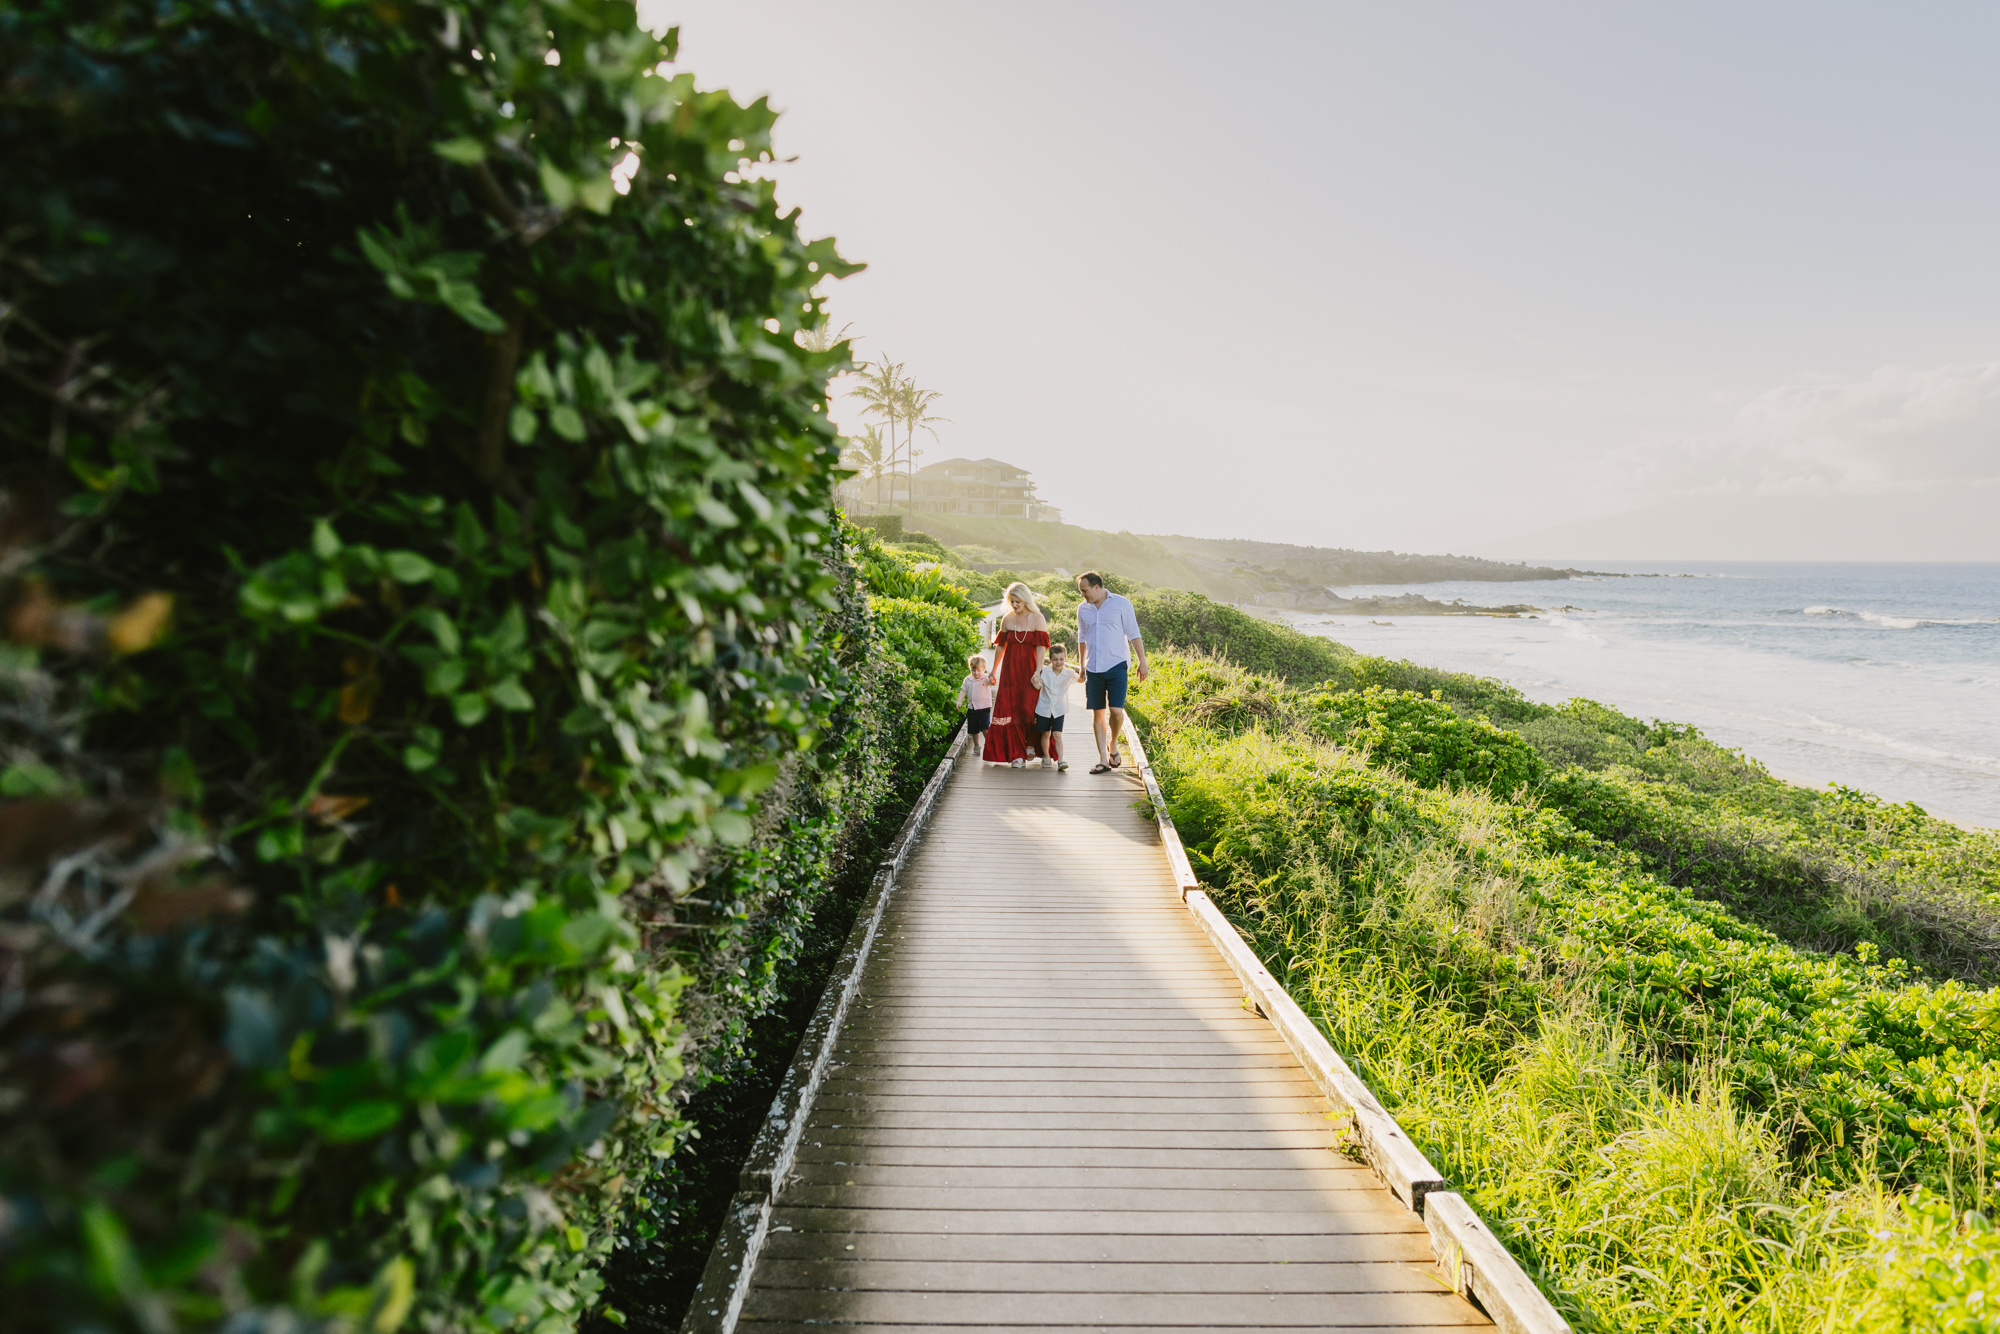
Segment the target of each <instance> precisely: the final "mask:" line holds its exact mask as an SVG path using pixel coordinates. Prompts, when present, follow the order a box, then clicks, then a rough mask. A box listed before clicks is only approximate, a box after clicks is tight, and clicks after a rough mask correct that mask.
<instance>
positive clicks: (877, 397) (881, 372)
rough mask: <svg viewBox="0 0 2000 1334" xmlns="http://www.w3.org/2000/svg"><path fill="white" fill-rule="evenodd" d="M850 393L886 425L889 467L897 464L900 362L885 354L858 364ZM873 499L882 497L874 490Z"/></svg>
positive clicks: (900, 396)
mask: <svg viewBox="0 0 2000 1334" xmlns="http://www.w3.org/2000/svg"><path fill="white" fill-rule="evenodd" d="M852 392H853V394H854V396H855V397H856V398H858V399H860V400H861V405H862V407H863V408H864V409H865V410H866V411H867V412H868V414H869V415H870V416H874V417H880V418H881V419H882V421H883V423H884V424H885V425H886V426H887V427H888V428H889V469H890V471H891V472H893V471H894V470H895V466H896V422H897V421H898V420H899V419H900V418H901V415H902V393H903V364H902V363H901V362H891V361H890V360H889V358H887V357H886V356H885V357H883V358H882V360H881V362H880V363H879V364H878V363H875V362H868V361H864V362H862V363H861V369H860V370H858V371H856V372H855V373H854V389H853V391H852ZM876 500H877V502H878V503H879V501H880V500H881V492H880V489H879V488H878V489H877V492H876Z"/></svg>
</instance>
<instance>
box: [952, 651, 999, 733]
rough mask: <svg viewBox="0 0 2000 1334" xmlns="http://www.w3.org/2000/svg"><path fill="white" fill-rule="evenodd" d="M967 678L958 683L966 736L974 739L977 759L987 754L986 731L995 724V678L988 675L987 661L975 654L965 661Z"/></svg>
mask: <svg viewBox="0 0 2000 1334" xmlns="http://www.w3.org/2000/svg"><path fill="white" fill-rule="evenodd" d="M965 665H966V668H967V674H966V678H965V679H964V680H963V681H960V682H959V683H958V698H959V701H960V702H961V703H962V704H964V705H965V734H966V735H967V736H969V737H971V738H972V754H973V757H974V758H975V759H977V758H980V757H982V756H984V755H985V754H986V729H987V727H988V726H989V725H990V724H991V723H992V722H993V678H992V677H990V676H988V675H987V674H986V659H985V658H983V657H981V656H980V655H979V654H977V653H975V654H973V655H972V656H971V657H969V658H967V659H966V660H965Z"/></svg>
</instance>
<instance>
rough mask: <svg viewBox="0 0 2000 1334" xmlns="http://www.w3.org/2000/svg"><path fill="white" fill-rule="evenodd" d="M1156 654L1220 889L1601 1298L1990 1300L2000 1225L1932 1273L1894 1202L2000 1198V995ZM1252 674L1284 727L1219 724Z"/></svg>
mask: <svg viewBox="0 0 2000 1334" xmlns="http://www.w3.org/2000/svg"><path fill="white" fill-rule="evenodd" d="M1155 668H1156V671H1155V675H1154V677H1153V679H1152V680H1150V681H1149V682H1148V683H1146V685H1145V686H1143V687H1141V688H1139V689H1138V690H1137V691H1136V692H1135V704H1136V706H1137V707H1136V708H1135V713H1136V714H1137V715H1138V716H1139V717H1141V718H1142V720H1143V723H1144V726H1145V727H1146V729H1147V731H1148V743H1149V748H1150V749H1151V751H1152V755H1153V759H1154V761H1155V764H1156V766H1157V767H1158V769H1159V771H1160V773H1161V776H1162V780H1163V783H1164V784H1165V786H1166V789H1167V793H1168V796H1169V800H1170V802H1171V803H1172V806H1173V810H1174V814H1175V818H1176V820H1177V822H1179V823H1180V825H1181V828H1182V833H1183V836H1184V837H1185V838H1186V839H1187V840H1188V841H1189V842H1190V843H1191V844H1192V849H1191V851H1192V857H1193V860H1194V861H1195V863H1196V866H1197V869H1198V870H1199V871H1200V872H1201V874H1202V878H1203V880H1204V882H1205V883H1206V884H1208V885H1209V886H1210V887H1211V890H1212V892H1214V893H1215V894H1216V895H1217V897H1218V900H1219V901H1220V902H1222V903H1223V904H1224V905H1225V907H1226V908H1227V909H1229V910H1230V911H1232V912H1233V913H1234V914H1235V915H1236V916H1237V919H1238V920H1239V922H1241V923H1242V924H1243V925H1244V927H1245V928H1246V930H1248V931H1249V932H1250V933H1251V935H1252V937H1253V939H1254V940H1255V942H1256V943H1257V945H1258V948H1259V951H1260V953H1262V954H1263V956H1264V957H1265V959H1266V961H1267V962H1269V963H1270V964H1271V966H1272V968H1273V970H1274V971H1275V972H1277V973H1278V975H1279V976H1280V978H1281V979H1283V980H1284V981H1285V983H1286V985H1287V986H1288V987H1289V988H1290V989H1291V990H1292V991H1293V993H1294V994H1295V995H1296V996H1298V998H1299V999H1300V1001H1301V1003H1302V1004H1304V1005H1305V1006H1306V1008H1307V1010H1308V1012H1309V1013H1312V1014H1315V1015H1316V1016H1317V1017H1318V1018H1319V1020H1320V1022H1321V1023H1322V1024H1323V1025H1324V1026H1325V1027H1326V1029H1327V1031H1328V1032H1329V1035H1330V1036H1331V1037H1332V1038H1333V1040H1334V1042H1335V1045H1336V1046H1337V1047H1339V1048H1340V1049H1342V1050H1343V1051H1345V1052H1347V1053H1348V1054H1349V1055H1350V1059H1352V1060H1354V1061H1355V1063H1356V1064H1357V1067H1358V1068H1359V1069H1360V1071H1361V1072H1362V1074H1363V1076H1364V1078H1367V1079H1368V1080H1369V1081H1370V1083H1371V1084H1372V1085H1373V1086H1374V1087H1375V1089H1376V1091H1377V1093H1378V1094H1380V1095H1382V1096H1383V1097H1384V1098H1385V1100H1386V1101H1388V1102H1389V1103H1390V1104H1391V1105H1392V1106H1396V1107H1397V1108H1398V1115H1399V1117H1400V1118H1401V1119H1402V1121H1403V1124H1404V1126H1405V1127H1406V1129H1408V1130H1409V1131H1410V1132H1411V1134H1412V1136H1413V1137H1414V1138H1416V1139H1417V1140H1419V1142H1421V1143H1422V1144H1423V1145H1424V1147H1425V1149H1426V1151H1427V1152H1429V1153H1430V1154H1431V1155H1432V1156H1433V1158H1434V1159H1435V1160H1436V1161H1438V1162H1439V1164H1440V1165H1441V1166H1442V1167H1443V1168H1444V1170H1445V1172H1446V1173H1447V1175H1449V1176H1450V1177H1451V1178H1452V1179H1453V1180H1454V1181H1455V1182H1456V1183H1459V1184H1460V1185H1462V1187H1463V1188H1464V1189H1465V1190H1466V1191H1467V1192H1468V1194H1470V1195H1471V1197H1472V1198H1473V1199H1474V1200H1475V1202H1476V1203H1477V1204H1478V1205H1479V1207H1480V1208H1481V1209H1482V1211H1483V1212H1485V1213H1486V1214H1487V1216H1488V1217H1489V1218H1490V1219H1493V1220H1495V1222H1496V1226H1497V1227H1498V1229H1499V1230H1500V1231H1501V1232H1502V1233H1503V1234H1505V1235H1506V1236H1507V1237H1508V1239H1509V1241H1510V1244H1513V1245H1515V1246H1516V1247H1517V1248H1518V1249H1519V1250H1520V1251H1521V1253H1523V1254H1524V1255H1526V1256H1527V1258H1528V1260H1529V1263H1530V1265H1531V1268H1536V1269H1539V1271H1540V1272H1541V1273H1542V1274H1543V1275H1544V1276H1545V1278H1546V1280H1547V1285H1548V1286H1549V1287H1550V1288H1551V1289H1552V1290H1553V1292H1554V1295H1555V1296H1556V1297H1557V1298H1558V1300H1559V1301H1561V1302H1563V1303H1565V1304H1567V1305H1568V1306H1569V1309H1570V1310H1571V1311H1572V1312H1573V1313H1575V1314H1577V1315H1579V1316H1586V1315H1587V1317H1588V1320H1589V1323H1591V1324H1592V1325H1593V1326H1596V1327H1602V1328H1617V1329H1650V1328H1712V1329H1742V1328H1756V1329H1788V1328H1806V1327H1820V1326H1822V1325H1823V1326H1824V1327H1829V1328H1830V1327H1850V1326H1848V1325H1847V1323H1846V1322H1849V1321H1851V1320H1853V1319H1854V1318H1855V1317H1854V1311H1855V1310H1856V1309H1857V1305H1858V1302H1859V1298H1860V1297H1865V1296H1867V1295H1868V1294H1869V1293H1870V1292H1872V1291H1875V1290H1876V1285H1878V1284H1880V1285H1885V1286H1884V1288H1883V1290H1884V1291H1892V1292H1893V1293H1895V1294H1899V1295H1896V1296H1895V1297H1894V1301H1895V1302H1898V1303H1902V1302H1906V1301H1907V1303H1908V1305H1907V1306H1905V1305H1896V1306H1895V1307H1894V1310H1895V1311H1896V1312H1897V1313H1899V1314H1901V1313H1905V1312H1907V1313H1908V1314H1909V1316H1910V1318H1911V1319H1912V1320H1913V1324H1912V1326H1911V1327H1914V1328H1933V1327H1935V1328H1951V1327H1953V1326H1952V1325H1951V1324H1950V1323H1949V1322H1950V1320H1952V1319H1955V1318H1957V1317H1954V1316H1952V1315H1951V1312H1952V1311H1954V1310H1956V1309H1958V1308H1959V1307H1960V1306H1970V1307H1976V1306H1977V1305H1978V1303H1979V1301H1980V1300H1982V1298H1981V1297H1980V1296H1979V1294H1980V1293H1982V1292H1984V1291H1985V1289H1984V1287H1983V1281H1982V1275H1983V1274H1984V1273H1985V1266H1986V1264H1987V1263H1988V1261H1987V1259H1986V1258H1985V1256H1984V1251H1983V1250H1982V1249H1981V1247H1982V1246H1983V1243H1982V1242H1979V1241H1978V1238H1977V1236H1976V1235H1974V1234H1976V1233H1979V1229H1978V1228H1976V1227H1975V1228H1973V1229H1972V1230H1971V1231H1970V1232H1965V1233H1963V1234H1961V1237H1962V1240H1960V1241H1953V1242H1951V1246H1952V1247H1953V1248H1954V1249H1953V1250H1952V1251H1951V1252H1950V1255H1949V1258H1942V1257H1941V1261H1940V1263H1936V1264H1933V1263H1930V1262H1929V1261H1928V1260H1922V1261H1917V1262H1915V1267H1914V1268H1912V1267H1911V1265H1910V1264H1906V1263H1905V1260H1907V1259H1911V1258H1912V1257H1918V1256H1922V1255H1923V1254H1924V1249H1923V1248H1924V1245H1925V1243H1924V1242H1923V1240H1922V1238H1924V1237H1925V1236H1927V1235H1931V1234H1932V1233H1935V1232H1936V1229H1935V1228H1931V1231H1930V1232H1928V1233H1927V1232H1926V1228H1930V1224H1927V1223H1925V1222H1924V1218H1925V1214H1924V1209H1925V1208H1926V1207H1928V1206H1925V1205H1924V1204H1923V1198H1924V1197H1921V1196H1914V1197H1896V1196H1890V1195H1887V1194H1884V1193H1882V1192H1887V1191H1890V1190H1895V1189H1902V1188H1907V1187H1908V1186H1910V1185H1911V1184H1913V1183H1928V1184H1930V1185H1932V1186H1933V1187H1935V1188H1937V1189H1939V1190H1940V1191H1945V1192H1949V1193H1953V1194H1955V1195H1956V1196H1957V1197H1958V1198H1961V1199H1973V1200H1979V1199H1985V1198H1989V1197H1990V1191H1991V1189H1992V1184H1993V1183H1992V1179H1991V1174H1992V1170H1993V1169H1992V1167H1991V1165H1990V1163H1989V1161H1988V1157H1987V1155H1986V1153H1985V1150H1984V1146H1985V1145H1986V1144H1987V1143H1989V1142H1990V1139H1991V1136H1992V1135H1993V1133H1994V1131H1995V1129H1996V1121H2000V1113H1996V1109H1995V1107H1994V1104H1993V1103H1992V1101H1991V1100H1990V1099H1989V1098H1987V1097H1986V1095H1985V1094H1984V1093H1983V1092H1980V1091H1981V1090H1985V1089H1988V1088H1990V1087H1992V1086H1993V1082H1994V1081H1995V1080H1996V1078H2000V1038H1996V1036H1995V1035H1996V1033H2000V993H1995V992H1991V991H1976V990H1973V989H1970V988H1967V987H1964V986H1962V985H1960V984H1958V983H1955V982H1948V983H1943V984H1929V983H1922V982H1915V981H1912V980H1911V979H1910V977H1909V975H1908V972H1907V970H1906V969H1904V968H1903V967H1901V966H1900V965H1897V964H1893V963H1892V964H1889V965H1882V964H1880V963H1878V962H1877V958H1876V955H1875V953H1874V951H1873V950H1872V949H1870V948H1868V947H1863V948H1862V949H1861V950H1860V951H1859V952H1858V957H1856V956H1849V957H1837V956H1836V957H1826V956H1819V955H1815V954H1813V953H1811V952H1808V951H1804V950H1800V949H1797V948H1795V947H1793V946H1790V945H1788V944H1786V943H1785V942H1783V941H1781V940H1779V939H1777V938H1776V937H1774V936H1772V935H1771V934H1770V933H1768V932H1766V931H1763V930H1761V929H1759V928H1758V927H1756V926H1754V925H1750V924H1748V923H1745V922H1743V921H1741V920H1740V919H1739V918H1737V917H1736V916H1734V915H1733V914H1731V913H1730V912H1728V911H1726V910H1725V909H1723V908H1721V907H1718V906H1716V905H1714V904H1711V903H1704V902H1702V901H1701V900H1699V899H1697V898H1695V897H1694V896H1693V895H1692V894H1691V893H1689V892H1688V891H1687V890H1685V889H1682V888H1677V887H1675V886H1673V885H1671V884H1668V883H1666V882H1664V881H1662V880H1661V879H1659V878H1657V877H1656V876H1654V875H1651V874H1648V873H1647V872H1646V871H1644V870H1643V869H1642V868H1641V866H1640V865H1639V858H1638V857H1637V856H1635V855H1634V854H1633V853H1631V852H1629V851H1625V850H1623V849H1620V848H1618V847H1616V846H1614V845H1611V844H1609V843H1606V842H1604V841H1603V840H1600V839H1598V838H1596V837H1594V836H1593V835H1591V834H1589V833H1587V832H1585V831H1583V830H1580V829H1578V828H1577V827H1576V826H1575V825H1574V824H1572V823H1571V822H1570V821H1569V820H1568V819H1567V818H1566V817H1565V816H1564V815H1563V814H1562V813H1561V812H1560V811H1558V810H1555V809H1553V808H1551V807H1550V806H1547V805H1538V804H1537V803H1536V802H1535V801H1534V800H1533V799H1532V796H1531V791H1530V790H1529V789H1523V790H1522V791H1521V792H1519V793H1517V794H1516V796H1515V797H1514V798H1513V799H1503V798H1500V797H1496V796H1494V795H1491V794H1489V793H1488V792H1486V791H1484V790H1482V789H1480V788H1477V787H1470V786H1468V787H1461V788H1453V787H1449V786H1445V787H1437V788H1431V789H1426V788H1423V787H1420V786H1418V785H1417V784H1416V783H1414V782H1411V781H1410V780H1409V779H1407V778H1405V777H1402V776H1399V775H1397V774H1395V773H1392V772H1389V771H1387V770H1385V769H1383V768H1380V767H1376V766H1375V765H1372V764H1369V763H1366V762H1364V761H1363V760H1362V759H1361V758H1360V756H1359V755H1358V754H1357V752H1356V751H1354V750H1352V749H1338V750H1336V749H1334V748H1332V747H1331V746H1329V745H1328V743H1327V742H1326V741H1325V740H1324V738H1323V735H1322V734H1321V732H1320V730H1319V729H1318V728H1317V727H1316V725H1315V718H1316V713H1315V710H1314V708H1312V707H1310V706H1309V705H1308V703H1307V699H1306V698H1302V696H1310V695H1311V694H1312V692H1296V691H1291V692H1288V691H1286V690H1284V689H1283V688H1281V687H1276V686H1274V685H1272V684H1271V683H1268V682H1266V683H1264V684H1262V685H1253V684H1252V678H1250V677H1249V676H1248V674H1246V673H1243V672H1241V671H1240V669H1237V668H1234V667H1232V666H1230V665H1228V664H1224V663H1218V662H1216V661H1214V660H1212V659H1211V660H1193V659H1186V658H1182V657H1178V656H1175V655H1158V656H1156V659H1155ZM1252 690H1262V691H1264V692H1265V693H1266V694H1268V695H1269V696H1270V698H1271V701H1272V707H1271V709H1270V710H1269V711H1268V713H1267V715H1266V716H1265V717H1262V718H1260V719H1258V720H1257V724H1258V725H1255V726H1248V727H1238V728H1232V727H1226V726H1217V725H1212V724H1211V722H1210V721H1209V720H1208V719H1207V718H1204V717H1203V716H1202V714H1201V711H1200V708H1199V704H1200V701H1202V700H1204V699H1211V698H1217V697H1221V696H1226V695H1228V694H1229V693H1231V692H1232V691H1233V692H1235V693H1236V694H1237V696H1238V697H1239V698H1241V697H1243V696H1244V695H1245V694H1246V693H1248V692H1250V691H1252ZM1871 1192H1874V1194H1872V1195H1871ZM1871 1201H1872V1203H1871ZM1937 1235H1938V1236H1939V1237H1940V1238H1941V1237H1942V1235H1943V1234H1941V1233H1940V1234H1937ZM1935 1249H1936V1248H1935V1247H1933V1250H1934V1251H1935ZM1899 1256H1901V1257H1904V1258H1902V1259H1898V1258H1897V1257H1899ZM1878 1262H1879V1263H1878ZM1834 1274H1838V1275H1839V1276H1840V1279H1839V1282H1834V1281H1833V1279H1832V1278H1831V1277H1830V1275H1834ZM1899 1275H1901V1276H1900V1277H1899ZM1912 1275H1914V1277H1912ZM1884 1300H1885V1301H1887V1300H1889V1299H1888V1298H1885V1299H1884ZM1868 1309H1874V1308H1868ZM1883 1309H1885V1310H1886V1309H1889V1308H1887V1307H1884V1308H1883ZM1919 1314H1921V1317H1922V1320H1925V1321H1934V1322H1936V1323H1933V1324H1926V1323H1921V1321H1918V1320H1917V1316H1918V1315H1919ZM1816 1322H1817V1323H1816ZM1869 1327H1874V1326H1869ZM1879 1327H1882V1328H1895V1327H1897V1326H1896V1325H1895V1324H1894V1323H1893V1321H1892V1320H1890V1319H1889V1318H1888V1317H1886V1316H1885V1317H1884V1318H1883V1322H1882V1323H1881V1324H1880V1326H1879ZM1967 1327H1977V1326H1967Z"/></svg>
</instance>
